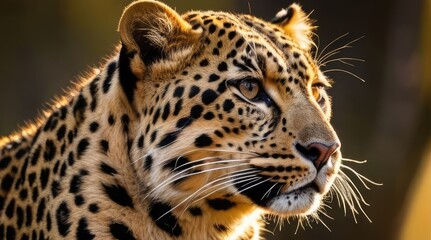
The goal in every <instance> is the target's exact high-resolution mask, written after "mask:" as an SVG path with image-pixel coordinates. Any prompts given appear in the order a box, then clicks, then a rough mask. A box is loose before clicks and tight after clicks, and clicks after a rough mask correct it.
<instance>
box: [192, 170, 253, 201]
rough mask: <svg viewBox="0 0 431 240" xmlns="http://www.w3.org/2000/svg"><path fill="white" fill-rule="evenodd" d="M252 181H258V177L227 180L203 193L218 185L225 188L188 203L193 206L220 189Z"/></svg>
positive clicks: (214, 191)
mask: <svg viewBox="0 0 431 240" xmlns="http://www.w3.org/2000/svg"><path fill="white" fill-rule="evenodd" d="M230 177H235V176H230ZM253 179H260V177H257V176H242V177H239V178H237V179H231V180H228V181H225V182H222V183H218V184H217V185H214V186H211V187H210V188H208V189H205V191H208V190H210V189H212V188H214V187H218V186H220V185H225V186H223V187H221V188H218V189H216V190H213V191H211V192H210V193H207V194H205V195H204V196H202V197H200V198H199V199H196V200H194V201H193V202H191V203H190V205H193V204H195V203H197V202H199V201H201V200H202V199H205V198H207V197H208V196H210V195H212V194H214V193H216V192H218V191H220V190H222V189H225V188H229V187H232V186H234V185H235V183H243V182H247V181H250V180H253ZM238 180H240V181H238ZM205 191H201V193H205ZM201 193H200V194H201ZM195 196H196V195H195ZM192 200H193V199H192ZM190 205H189V206H190Z"/></svg>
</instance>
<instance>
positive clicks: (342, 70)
mask: <svg viewBox="0 0 431 240" xmlns="http://www.w3.org/2000/svg"><path fill="white" fill-rule="evenodd" d="M328 72H343V73H347V74H349V75H351V76H353V77H355V78H357V79H359V80H361V81H362V82H365V80H364V79H363V78H361V77H359V76H358V75H356V74H354V73H352V72H350V71H347V70H344V69H340V68H333V69H328V70H325V71H323V72H322V73H328Z"/></svg>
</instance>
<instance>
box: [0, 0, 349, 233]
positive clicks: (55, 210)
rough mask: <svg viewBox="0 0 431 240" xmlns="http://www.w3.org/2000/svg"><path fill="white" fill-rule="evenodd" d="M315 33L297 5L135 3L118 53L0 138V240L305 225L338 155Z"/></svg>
mask: <svg viewBox="0 0 431 240" xmlns="http://www.w3.org/2000/svg"><path fill="white" fill-rule="evenodd" d="M314 29H315V26H314V25H313V21H312V20H311V19H310V17H309V15H307V14H306V13H305V12H304V11H303V10H302V8H301V6H300V5H298V4H296V3H292V4H291V5H290V6H289V7H287V8H285V9H282V10H280V11H279V12H278V13H277V14H276V15H275V17H274V18H273V19H272V20H271V21H265V20H263V19H260V18H258V17H256V16H252V15H250V14H236V13H228V12H217V11H189V12H186V13H184V14H182V15H180V14H179V13H177V12H176V11H175V10H173V9H172V8H171V7H169V6H167V5H166V4H164V3H162V2H159V1H154V0H139V1H134V2H132V3H131V4H130V5H129V6H127V7H126V8H125V10H124V12H123V14H122V16H121V18H120V21H119V24H118V29H117V31H118V33H119V39H120V42H119V44H118V45H117V47H116V48H115V54H113V56H112V57H110V58H109V59H108V60H106V61H105V63H104V64H102V66H101V67H100V68H97V69H95V70H94V71H93V72H92V73H90V74H88V75H89V76H87V77H86V78H85V79H83V80H82V81H81V82H80V83H78V84H76V87H74V88H72V89H71V90H70V91H69V92H68V93H66V94H65V96H64V97H62V98H59V99H57V100H56V101H55V103H54V104H53V105H52V107H51V108H50V109H49V110H47V111H45V112H44V113H43V114H42V116H40V117H39V118H38V119H37V120H35V121H34V122H33V123H32V124H30V125H29V126H27V127H25V128H22V129H21V130H18V131H17V132H16V133H13V134H11V135H9V136H7V137H3V138H2V139H1V140H0V239H23V240H24V239H126V240H128V239H157V240H167V239H179V240H180V239H189V240H190V239H191V240H193V239H199V240H205V239H208V240H209V239H214V240H216V239H242V240H245V239H250V240H257V239H261V238H262V234H263V231H264V229H265V216H276V217H280V218H282V219H289V218H294V217H299V218H300V217H304V218H307V217H308V216H316V215H318V214H319V211H321V209H322V208H323V207H324V205H325V204H324V200H325V199H326V197H327V196H328V195H329V194H328V193H329V192H331V189H332V187H333V186H334V182H335V181H336V180H337V179H338V180H339V179H342V178H338V176H339V175H340V171H341V170H340V165H341V161H342V160H341V159H342V155H341V142H340V140H339V138H338V136H337V133H336V132H335V130H334V128H333V126H332V125H331V123H330V120H331V117H332V109H331V101H332V100H331V98H330V96H329V95H328V93H327V90H328V88H330V87H331V86H332V84H333V81H332V80H331V79H330V78H329V77H327V76H325V74H324V73H323V72H322V71H321V69H320V66H319V64H318V62H317V61H316V59H315V58H314V57H313V54H312V51H313V46H314V45H315V44H314V42H313V34H314ZM346 189H347V188H346ZM341 190H342V189H341Z"/></svg>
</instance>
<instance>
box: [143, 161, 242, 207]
mask: <svg viewBox="0 0 431 240" xmlns="http://www.w3.org/2000/svg"><path fill="white" fill-rule="evenodd" d="M222 161H223V162H228V163H231V162H241V161H246V160H242V159H239V160H235V159H231V160H222ZM222 161H217V162H210V163H201V164H197V165H192V166H191V167H189V168H186V169H183V170H181V171H179V172H178V173H176V174H174V175H172V176H170V177H168V178H167V179H165V180H163V181H162V182H161V183H160V184H159V185H157V186H156V187H154V188H153V189H152V190H151V191H149V192H148V193H147V196H146V197H144V199H146V198H148V197H149V196H150V195H151V194H152V193H154V192H155V191H158V190H159V189H160V188H162V187H164V186H166V185H169V184H170V183H173V182H175V181H178V180H179V179H182V178H185V177H187V176H193V175H197V174H202V173H206V172H211V171H217V170H223V169H228V168H233V167H239V166H247V165H249V164H248V163H242V164H237V165H234V166H224V167H219V168H212V169H206V170H203V171H199V172H193V173H189V174H188V175H186V176H180V177H179V178H176V177H177V176H179V175H181V174H183V173H185V172H188V171H189V170H191V169H193V168H196V167H201V166H208V165H212V164H220V163H222Z"/></svg>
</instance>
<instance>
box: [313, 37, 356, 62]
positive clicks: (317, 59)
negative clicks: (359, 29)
mask: <svg viewBox="0 0 431 240" xmlns="http://www.w3.org/2000/svg"><path fill="white" fill-rule="evenodd" d="M347 35H349V33H348V32H347V33H345V34H343V35H341V36H339V37H337V38H335V39H334V40H332V41H331V42H330V43H328V44H327V45H326V46H325V47H324V48H323V49H322V52H320V54H319V55H318V56H317V58H315V59H316V62H319V60H320V59H321V56H322V54H323V53H324V52H325V50H326V49H327V48H329V47H330V46H331V45H332V44H334V43H335V42H337V41H338V40H340V39H342V38H343V37H345V36H347Z"/></svg>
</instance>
